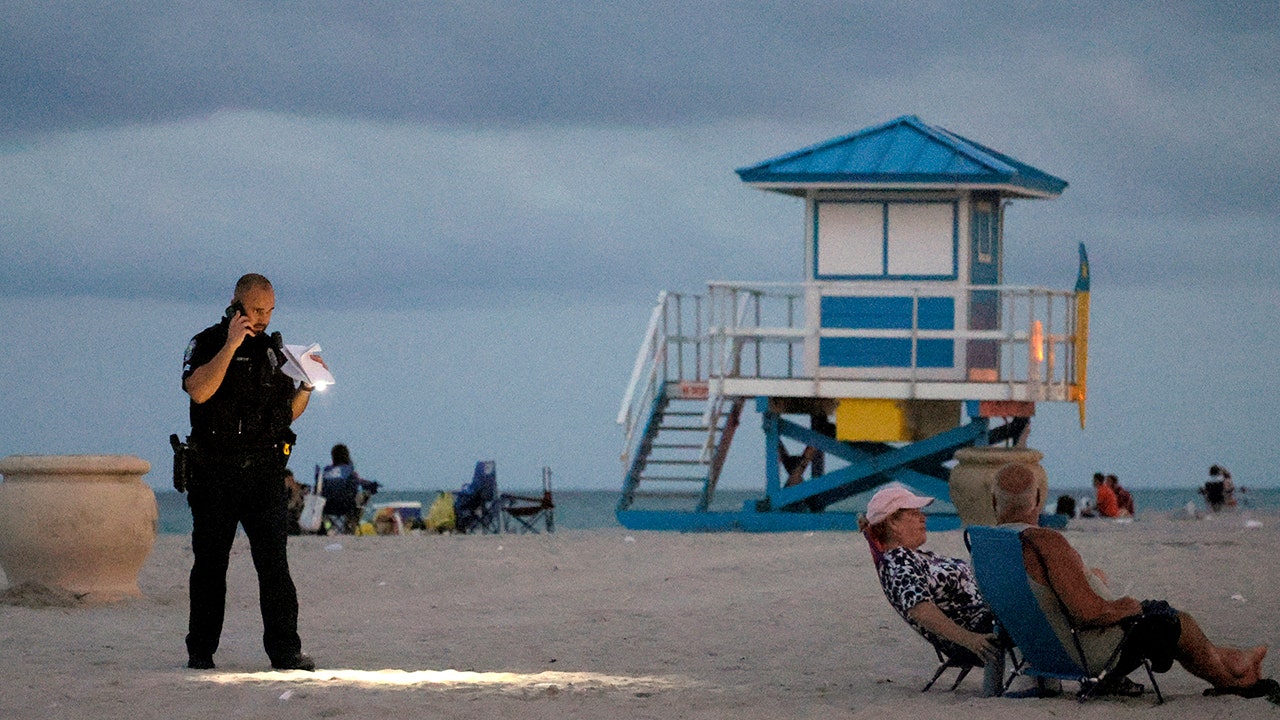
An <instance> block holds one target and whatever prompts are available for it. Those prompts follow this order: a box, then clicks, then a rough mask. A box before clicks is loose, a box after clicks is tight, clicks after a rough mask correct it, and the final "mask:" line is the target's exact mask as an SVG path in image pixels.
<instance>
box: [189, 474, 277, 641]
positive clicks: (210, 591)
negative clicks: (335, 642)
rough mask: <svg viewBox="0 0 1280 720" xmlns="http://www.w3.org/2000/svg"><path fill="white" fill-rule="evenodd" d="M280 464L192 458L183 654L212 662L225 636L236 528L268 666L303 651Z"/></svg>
mask: <svg viewBox="0 0 1280 720" xmlns="http://www.w3.org/2000/svg"><path fill="white" fill-rule="evenodd" d="M284 463H285V458H284V457H283V456H282V455H281V454H280V453H279V452H275V453H270V452H265V453H256V454H243V453H241V454H235V453H228V454H217V455H214V454H208V453H201V452H197V456H196V463H195V467H194V469H193V473H192V482H191V485H190V487H189V488H188V490H187V504H188V505H189V506H190V508H191V519H192V531H191V549H192V551H193V552H194V554H195V563H194V564H193V565H192V567H191V614H190V620H189V624H188V632H187V653H188V654H189V655H190V656H193V657H212V655H213V653H214V652H215V651H216V650H217V649H218V638H219V637H220V636H221V635H222V621H223V616H224V614H225V609H226V598H227V566H228V564H229V561H230V557H231V545H232V543H233V542H234V540H235V535H236V526H237V525H243V526H244V532H245V535H246V536H247V537H248V539H249V550H250V553H251V555H252V556H253V566H254V568H255V569H256V570H257V573H258V604H259V606H260V607H261V609H262V643H263V645H264V646H265V647H266V650H267V656H268V657H269V658H271V661H272V662H273V663H277V662H284V661H287V660H288V659H290V658H291V657H293V656H294V655H295V654H296V653H298V652H300V651H301V649H302V642H301V640H300V639H299V638H298V593H297V590H296V589H295V588H294V585H293V578H292V577H291V576H290V575H289V559H288V556H287V553H286V548H287V543H288V491H287V490H286V488H285V485H284Z"/></svg>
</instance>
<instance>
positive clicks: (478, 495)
mask: <svg viewBox="0 0 1280 720" xmlns="http://www.w3.org/2000/svg"><path fill="white" fill-rule="evenodd" d="M497 500H498V471H497V469H496V466H495V464H494V462H493V461H492V460H481V461H479V462H477V463H476V471H475V473H474V474H472V476H471V481H470V482H468V483H467V484H466V485H464V486H463V487H462V489H461V490H459V491H458V492H457V494H456V495H454V498H453V512H454V516H455V517H456V518H457V520H456V529H457V530H458V532H463V533H470V532H477V531H479V532H482V533H496V532H501V531H502V524H501V510H500V508H499V507H498V502H497Z"/></svg>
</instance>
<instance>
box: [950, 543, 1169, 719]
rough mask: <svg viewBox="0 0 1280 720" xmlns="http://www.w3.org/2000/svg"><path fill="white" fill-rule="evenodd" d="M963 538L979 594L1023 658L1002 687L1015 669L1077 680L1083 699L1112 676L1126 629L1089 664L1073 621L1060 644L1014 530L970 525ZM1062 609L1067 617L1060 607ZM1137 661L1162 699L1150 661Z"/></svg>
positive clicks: (1034, 675) (1010, 679)
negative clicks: (1101, 658)
mask: <svg viewBox="0 0 1280 720" xmlns="http://www.w3.org/2000/svg"><path fill="white" fill-rule="evenodd" d="M965 544H967V545H968V546H969V551H970V553H971V554H972V556H973V571H974V575H975V576H976V577H977V580H978V588H979V589H980V590H982V596H983V598H984V599H985V600H986V601H987V604H988V605H990V606H991V611H992V612H994V613H995V615H996V618H997V619H999V621H1000V625H1001V627H1003V628H1004V629H1005V631H1006V632H1008V633H1009V635H1010V636H1011V637H1012V638H1013V641H1014V643H1015V644H1017V646H1018V651H1019V653H1020V654H1021V655H1022V664H1021V666H1019V667H1018V668H1017V669H1016V670H1015V671H1014V672H1013V673H1012V674H1011V675H1010V677H1009V680H1008V682H1006V683H1005V688H1006V689H1007V688H1008V687H1009V685H1011V684H1012V683H1013V680H1014V678H1016V677H1017V676H1018V675H1030V676H1033V677H1040V678H1055V679H1058V680H1070V681H1073V682H1078V683H1080V693H1079V695H1078V699H1079V700H1080V702H1084V701H1085V700H1088V699H1089V698H1090V697H1091V696H1092V695H1093V694H1094V692H1095V691H1097V690H1098V688H1099V686H1101V685H1103V684H1104V681H1106V680H1109V679H1114V678H1113V677H1111V676H1110V674H1111V673H1112V672H1113V671H1115V670H1116V665H1117V663H1118V662H1119V661H1120V658H1121V655H1122V653H1121V650H1122V649H1123V648H1124V647H1125V644H1126V642H1127V641H1128V633H1127V632H1126V634H1125V637H1124V639H1122V640H1121V641H1120V643H1119V644H1118V645H1117V646H1116V649H1115V651H1114V652H1113V653H1112V654H1111V657H1110V658H1108V659H1107V661H1106V663H1104V664H1103V666H1102V667H1090V666H1089V661H1088V658H1087V657H1086V656H1085V653H1084V649H1083V646H1082V645H1081V642H1080V636H1079V630H1078V629H1077V628H1076V627H1074V626H1073V627H1072V628H1071V638H1072V641H1073V642H1072V647H1067V646H1066V645H1064V643H1063V641H1062V640H1061V639H1060V638H1059V637H1058V634H1057V633H1056V632H1054V630H1053V626H1052V625H1050V624H1049V619H1048V618H1047V617H1046V616H1045V614H1044V611H1043V610H1042V609H1041V607H1040V602H1039V601H1038V600H1037V599H1036V596H1035V593H1034V592H1033V591H1032V590H1031V581H1030V580H1029V579H1028V578H1027V568H1026V566H1025V565H1024V564H1023V561H1022V538H1021V537H1020V536H1019V532H1018V530H1015V529H1012V528H995V527H982V526H978V525H974V526H970V527H969V528H968V529H967V530H966V531H965ZM1059 602H1061V601H1059ZM1063 615H1065V616H1067V617H1070V616H1069V615H1068V613H1067V612H1066V608H1065V607H1064V608H1063ZM1142 665H1143V667H1144V668H1146V671H1147V677H1149V678H1151V687H1152V688H1153V689H1154V690H1155V694H1156V702H1157V703H1163V702H1164V696H1163V695H1161V694H1160V686H1159V685H1157V684H1156V677H1155V674H1154V673H1153V672H1152V670H1151V663H1150V661H1148V660H1146V659H1145V658H1144V659H1143V660H1142Z"/></svg>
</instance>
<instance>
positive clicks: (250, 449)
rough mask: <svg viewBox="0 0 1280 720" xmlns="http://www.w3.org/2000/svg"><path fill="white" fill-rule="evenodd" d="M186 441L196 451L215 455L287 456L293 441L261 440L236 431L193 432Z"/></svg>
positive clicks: (291, 449)
mask: <svg viewBox="0 0 1280 720" xmlns="http://www.w3.org/2000/svg"><path fill="white" fill-rule="evenodd" d="M188 442H189V443H190V444H191V446H192V447H193V448H194V449H195V450H196V452H202V451H203V452H208V453H213V454H215V455H274V454H280V455H284V456H285V457H288V455H289V453H290V452H292V451H293V443H290V442H287V441H283V440H278V441H274V442H267V441H263V440H261V439H259V438H257V437H255V435H254V434H250V433H238V432H226V433H220V432H204V433H199V434H193V435H192V436H191V437H190V438H188Z"/></svg>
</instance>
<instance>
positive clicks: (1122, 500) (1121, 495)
mask: <svg viewBox="0 0 1280 720" xmlns="http://www.w3.org/2000/svg"><path fill="white" fill-rule="evenodd" d="M1107 487H1109V488H1111V492H1113V493H1115V495H1116V504H1117V505H1119V506H1120V511H1121V512H1122V513H1124V514H1126V515H1130V516H1133V515H1137V511H1136V510H1134V507H1133V495H1130V494H1129V491H1128V490H1125V489H1124V488H1122V487H1120V479H1119V478H1117V477H1116V476H1115V475H1108V476H1107Z"/></svg>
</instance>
